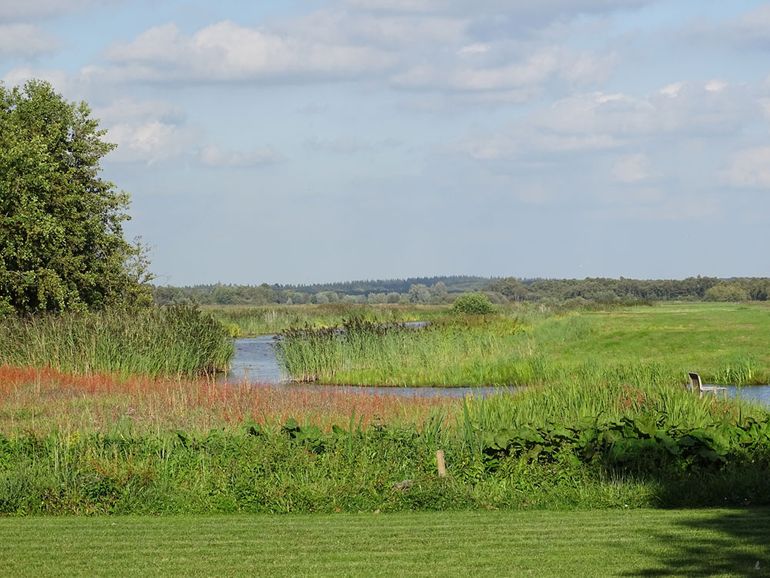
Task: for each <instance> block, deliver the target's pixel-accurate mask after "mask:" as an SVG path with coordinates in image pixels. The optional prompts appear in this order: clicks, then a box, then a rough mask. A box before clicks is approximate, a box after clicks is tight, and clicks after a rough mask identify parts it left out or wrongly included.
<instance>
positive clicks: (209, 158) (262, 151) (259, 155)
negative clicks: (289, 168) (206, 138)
mask: <svg viewBox="0 0 770 578" xmlns="http://www.w3.org/2000/svg"><path fill="white" fill-rule="evenodd" d="M198 159H199V160H200V162H201V163H202V164H203V165H205V166H207V167H219V168H245V167H258V166H263V165H270V164H274V163H277V162H280V161H282V160H283V156H282V155H281V154H279V153H278V152H276V151H275V150H274V149H272V148H271V147H258V148H255V149H251V150H249V151H231V150H223V149H220V148H218V147H216V146H213V145H209V146H205V147H203V148H202V149H201V151H200V153H199V155H198Z"/></svg>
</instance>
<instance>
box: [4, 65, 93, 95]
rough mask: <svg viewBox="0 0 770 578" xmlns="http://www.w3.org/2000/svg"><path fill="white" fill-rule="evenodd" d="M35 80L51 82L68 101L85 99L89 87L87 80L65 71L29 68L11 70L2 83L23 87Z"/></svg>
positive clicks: (22, 67)
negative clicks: (85, 92) (29, 81)
mask: <svg viewBox="0 0 770 578" xmlns="http://www.w3.org/2000/svg"><path fill="white" fill-rule="evenodd" d="M33 79H38V80H45V81H46V82H49V83H50V84H51V86H53V87H54V89H55V90H56V91H57V92H60V93H61V94H63V95H64V96H65V97H66V98H67V99H68V100H73V99H75V98H83V95H84V91H85V90H86V88H87V85H88V81H87V79H84V78H81V77H80V76H79V75H76V76H73V75H70V74H68V73H66V72H65V71H63V70H56V69H50V68H48V69H46V68H31V67H28V66H21V67H18V68H13V69H11V70H9V71H8V72H6V73H5V75H3V78H2V81H3V83H5V84H6V85H7V86H21V85H23V84H24V83H25V82H27V81H28V80H33Z"/></svg>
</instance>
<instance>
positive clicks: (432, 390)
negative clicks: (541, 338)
mask: <svg viewBox="0 0 770 578" xmlns="http://www.w3.org/2000/svg"><path fill="white" fill-rule="evenodd" d="M415 326H417V325H415ZM222 382H223V383H243V382H248V383H252V384H254V386H255V387H259V386H261V385H269V386H272V387H285V388H287V389H289V388H291V389H295V390H296V389H298V388H305V389H317V388H319V387H323V388H324V389H326V388H329V389H334V390H335V391H344V392H348V393H356V394H364V395H365V394H387V395H398V396H404V397H460V398H462V397H465V396H466V395H475V396H480V397H484V396H487V395H489V394H491V393H498V392H501V391H514V390H515V389H516V388H501V387H385V386H367V387H356V386H350V385H298V384H292V383H289V381H288V379H287V376H286V375H284V373H283V371H282V369H281V365H280V363H279V362H278V359H277V357H276V352H275V336H274V335H260V336H258V337H245V338H241V339H236V340H235V355H234V356H233V359H232V362H231V364H230V373H228V375H227V377H226V378H225V379H223V380H222ZM727 395H728V396H729V397H741V398H743V399H747V400H750V401H755V402H759V403H762V404H765V405H770V385H752V386H747V387H735V386H727Z"/></svg>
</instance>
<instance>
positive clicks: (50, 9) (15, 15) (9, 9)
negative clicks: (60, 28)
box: [0, 0, 110, 22]
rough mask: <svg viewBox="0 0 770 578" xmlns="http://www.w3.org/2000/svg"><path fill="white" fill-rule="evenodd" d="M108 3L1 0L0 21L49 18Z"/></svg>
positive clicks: (92, 0) (106, 0) (107, 0)
mask: <svg viewBox="0 0 770 578" xmlns="http://www.w3.org/2000/svg"><path fill="white" fill-rule="evenodd" d="M109 3H110V0H3V1H2V2H0V21H5V22H18V21H29V20H35V19H38V18H49V17H51V16H59V15H61V14H67V13H70V12H77V11H78V10H83V9H85V8H87V7H89V6H94V5H98V4H109Z"/></svg>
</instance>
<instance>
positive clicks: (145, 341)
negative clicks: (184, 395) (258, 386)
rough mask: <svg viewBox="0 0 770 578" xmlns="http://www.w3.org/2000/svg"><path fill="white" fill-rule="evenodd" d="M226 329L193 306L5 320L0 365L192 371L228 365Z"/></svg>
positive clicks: (0, 329) (123, 372)
mask: <svg viewBox="0 0 770 578" xmlns="http://www.w3.org/2000/svg"><path fill="white" fill-rule="evenodd" d="M232 353H233V347H232V342H231V340H230V338H229V336H228V334H227V331H226V330H225V329H224V327H222V326H221V325H220V324H219V323H217V322H216V321H215V320H213V319H212V318H211V317H210V316H209V315H205V314H201V313H200V312H199V311H197V310H195V309H193V308H189V307H171V308H162V309H157V308H153V309H138V310H134V311H117V310H116V311H106V312H100V313H88V312H74V313H68V314H64V315H40V316H35V317H5V318H0V366H2V365H6V366H15V367H38V368H44V367H45V368H53V369H55V370H58V371H62V372H67V373H77V374H95V373H111V374H116V375H119V376H121V377H128V376H131V375H144V376H155V377H157V376H166V377H169V376H176V377H194V376H200V375H213V374H214V373H216V372H218V371H222V370H224V369H226V368H227V366H228V363H229V361H230V357H231V355H232Z"/></svg>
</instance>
